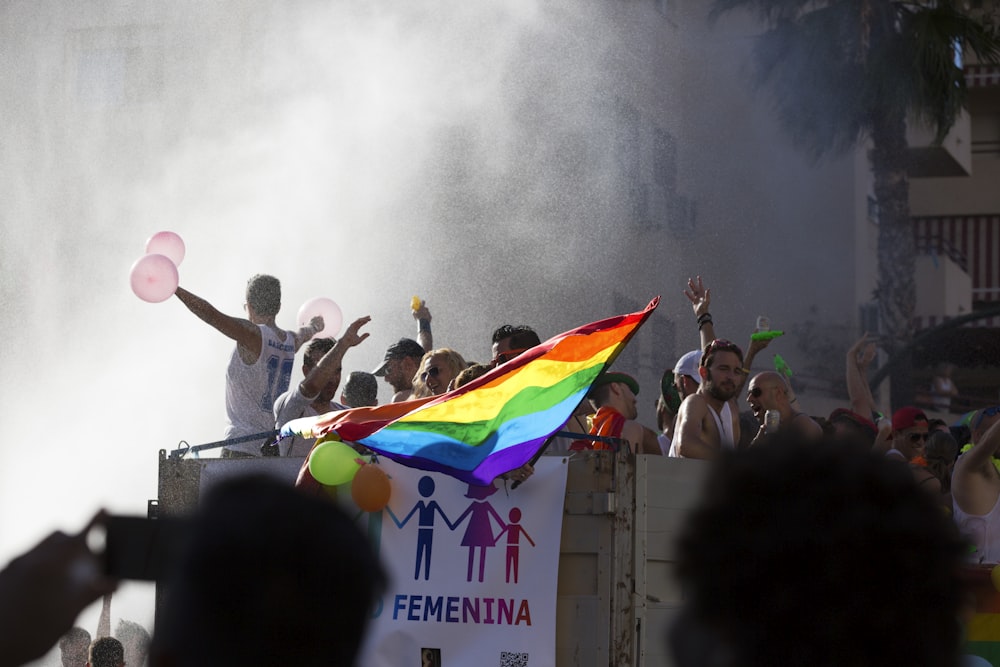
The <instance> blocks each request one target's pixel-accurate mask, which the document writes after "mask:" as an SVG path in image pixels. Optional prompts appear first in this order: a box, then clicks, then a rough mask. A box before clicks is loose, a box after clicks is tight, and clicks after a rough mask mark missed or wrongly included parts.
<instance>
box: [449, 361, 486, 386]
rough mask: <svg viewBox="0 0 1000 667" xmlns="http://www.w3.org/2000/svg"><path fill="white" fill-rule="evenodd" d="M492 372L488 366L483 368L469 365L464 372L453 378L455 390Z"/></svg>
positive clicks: (482, 366)
mask: <svg viewBox="0 0 1000 667" xmlns="http://www.w3.org/2000/svg"><path fill="white" fill-rule="evenodd" d="M490 370H492V369H491V368H490V367H489V366H484V365H483V364H471V365H470V366H469V367H468V368H466V369H465V370H464V371H462V372H461V373H459V374H458V375H456V376H455V389H458V388H459V387H461V386H462V385H463V384H468V383H469V382H472V381H473V380H475V379H476V378H480V377H482V376H484V375H486V374H487V373H489V372H490Z"/></svg>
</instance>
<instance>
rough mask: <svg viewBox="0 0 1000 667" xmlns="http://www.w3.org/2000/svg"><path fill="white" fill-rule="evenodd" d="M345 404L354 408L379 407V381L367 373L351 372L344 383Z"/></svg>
mask: <svg viewBox="0 0 1000 667" xmlns="http://www.w3.org/2000/svg"><path fill="white" fill-rule="evenodd" d="M343 396H344V403H346V404H347V405H348V406H350V407H352V408H359V407H362V406H365V405H378V380H376V379H375V376H374V375H372V374H371V373H367V372H365V371H351V374H350V375H348V376H347V382H345V383H344V392H343Z"/></svg>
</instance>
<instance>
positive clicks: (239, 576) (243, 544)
mask: <svg viewBox="0 0 1000 667" xmlns="http://www.w3.org/2000/svg"><path fill="white" fill-rule="evenodd" d="M384 587H385V575H384V573H383V571H382V568H381V566H380V565H379V560H378V556H377V555H376V553H375V552H374V551H373V549H372V547H371V545H370V543H369V541H368V537H367V536H365V535H364V534H363V533H362V532H361V530H360V529H359V528H358V526H357V525H356V524H355V523H354V522H353V521H352V520H351V519H350V518H349V517H348V516H347V515H346V514H345V513H344V512H343V511H342V510H341V509H340V508H339V507H337V506H336V505H335V504H334V503H333V502H331V501H329V500H324V499H322V498H318V497H314V496H311V495H307V494H305V493H303V492H301V491H299V490H296V489H294V488H292V487H291V486H290V485H288V484H284V483H281V482H279V481H277V480H274V479H272V478H270V477H266V476H261V475H244V476H240V477H237V478H234V479H230V480H225V481H222V482H220V483H219V484H218V485H216V486H215V487H213V488H212V489H210V490H209V492H208V493H207V495H206V497H205V498H204V500H203V502H202V504H201V506H200V507H199V509H198V513H197V514H196V515H195V519H194V524H193V529H192V533H191V537H190V540H189V542H188V544H187V546H186V549H185V550H184V552H183V553H182V554H181V556H180V559H179V565H178V568H177V570H176V572H175V576H174V577H173V578H172V579H171V580H170V582H169V588H168V589H167V590H168V593H167V597H166V600H165V602H164V604H163V607H162V609H161V610H160V611H161V613H160V615H159V616H158V618H157V625H156V631H155V632H154V637H153V645H152V649H151V654H152V655H153V656H155V657H158V658H160V659H165V660H166V659H172V660H173V662H175V664H182V665H187V666H188V667H202V666H204V667H208V666H209V665H243V666H244V667H256V666H260V667H265V666H267V667H270V666H272V665H297V666H299V667H313V666H315V667H320V666H325V665H345V666H348V665H353V664H354V662H355V659H356V657H357V652H358V649H359V646H360V644H361V640H362V638H363V636H364V632H365V628H366V626H367V623H368V620H369V619H370V618H371V611H372V608H373V604H374V601H375V599H376V597H377V596H378V595H379V594H381V592H382V591H383V590H384Z"/></svg>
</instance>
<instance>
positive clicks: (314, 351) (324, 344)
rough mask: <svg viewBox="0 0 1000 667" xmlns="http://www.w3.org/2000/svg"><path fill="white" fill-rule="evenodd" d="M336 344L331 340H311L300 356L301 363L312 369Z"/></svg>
mask: <svg viewBox="0 0 1000 667" xmlns="http://www.w3.org/2000/svg"><path fill="white" fill-rule="evenodd" d="M336 344H337V341H335V340H334V339H332V338H313V339H312V340H311V341H309V344H308V345H306V353H305V354H304V355H302V363H303V365H305V366H307V367H308V368H314V367H315V366H316V364H318V363H319V360H320V359H322V358H323V355H325V354H326V353H327V352H329V351H330V350H332V349H333V346H334V345H336Z"/></svg>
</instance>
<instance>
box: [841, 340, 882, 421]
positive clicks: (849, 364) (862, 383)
mask: <svg viewBox="0 0 1000 667" xmlns="http://www.w3.org/2000/svg"><path fill="white" fill-rule="evenodd" d="M874 358H875V343H874V342H872V341H870V340H868V333H867V332H865V334H864V335H863V336H862V337H861V338H859V339H858V340H857V341H855V343H854V345H852V346H851V348H850V349H849V350H848V351H847V359H846V370H847V374H846V378H847V396H848V398H850V401H851V410H853V411H854V412H856V413H857V414H859V415H861V416H863V417H866V418H871V417H872V416H873V415H874V414H875V413H877V412H878V406H876V405H875V398H874V397H873V396H872V390H871V388H870V387H869V386H868V366H869V365H870V364H871V362H872V359H874Z"/></svg>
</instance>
